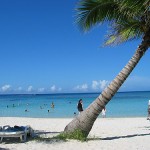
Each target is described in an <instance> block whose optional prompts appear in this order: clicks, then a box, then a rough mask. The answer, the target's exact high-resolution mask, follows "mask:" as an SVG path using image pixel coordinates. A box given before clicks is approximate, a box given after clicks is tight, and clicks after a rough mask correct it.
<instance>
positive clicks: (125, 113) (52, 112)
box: [0, 92, 150, 118]
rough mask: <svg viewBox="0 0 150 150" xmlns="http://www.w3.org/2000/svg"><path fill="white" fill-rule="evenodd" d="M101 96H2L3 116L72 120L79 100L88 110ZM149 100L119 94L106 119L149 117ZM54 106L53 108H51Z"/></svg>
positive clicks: (0, 113) (139, 94) (133, 94)
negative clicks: (68, 118) (70, 118)
mask: <svg viewBox="0 0 150 150" xmlns="http://www.w3.org/2000/svg"><path fill="white" fill-rule="evenodd" d="M98 95H99V94H98V93H75V94H70V93H69V94H43V95H36V94H34V95H0V116H4V117H33V118H37V117H41V118H54V117H55V118H62V117H73V116H74V112H76V113H78V111H77V108H76V107H77V102H78V100H79V99H80V98H82V99H83V105H84V109H85V108H86V107H88V105H89V104H90V103H91V102H92V101H93V100H95V98H96V97H97V96H98ZM149 99H150V92H120V93H117V94H116V95H115V96H114V97H113V98H112V100H111V101H110V102H109V103H108V104H107V106H106V110H107V111H106V115H107V117H146V116H147V105H148V100H149ZM52 102H54V105H55V107H54V108H51V103H52ZM25 110H27V111H25ZM48 110H49V112H48ZM99 117H101V115H100V116H99Z"/></svg>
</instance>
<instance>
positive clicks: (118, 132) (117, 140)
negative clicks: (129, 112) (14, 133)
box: [0, 117, 150, 150]
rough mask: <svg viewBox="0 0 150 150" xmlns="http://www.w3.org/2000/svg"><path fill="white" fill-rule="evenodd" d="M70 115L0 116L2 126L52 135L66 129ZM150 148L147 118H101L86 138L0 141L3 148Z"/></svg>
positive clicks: (53, 149) (31, 149) (22, 149)
mask: <svg viewBox="0 0 150 150" xmlns="http://www.w3.org/2000/svg"><path fill="white" fill-rule="evenodd" d="M71 120H72V119H71V118H60V119H59V118H58V119H56V118H53V119H52V118H14V117H13V118H11V117H0V126H4V125H10V126H14V125H18V126H19V125H30V126H31V127H32V128H33V129H34V130H35V131H36V133H37V134H39V135H40V136H42V137H43V138H46V137H53V136H54V135H57V134H58V133H59V132H61V131H63V130H64V128H65V126H66V125H67V124H68V123H69V122H70V121H71ZM8 149H10V150H42V149H43V150H49V149H50V150H59V149H61V150H77V149H82V150H129V149H130V150H149V149H150V121H148V120H146V118H99V119H97V120H96V121H95V124H94V126H93V128H92V130H91V132H90V134H89V136H88V140H87V141H86V142H80V141H77V140H67V141H61V140H50V141H47V142H46V141H37V140H28V141H27V142H25V143H20V142H15V143H5V142H2V143H1V144H0V150H8Z"/></svg>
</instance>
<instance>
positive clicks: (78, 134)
mask: <svg viewBox="0 0 150 150" xmlns="http://www.w3.org/2000/svg"><path fill="white" fill-rule="evenodd" d="M57 138H59V139H63V140H66V139H75V140H79V141H86V135H85V134H84V133H83V132H82V130H80V129H76V130H74V131H73V132H68V133H67V132H62V133H60V134H59V135H57Z"/></svg>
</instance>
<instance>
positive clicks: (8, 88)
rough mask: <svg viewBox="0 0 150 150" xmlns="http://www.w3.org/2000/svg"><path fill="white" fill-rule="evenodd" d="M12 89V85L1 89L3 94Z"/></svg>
mask: <svg viewBox="0 0 150 150" xmlns="http://www.w3.org/2000/svg"><path fill="white" fill-rule="evenodd" d="M10 88H11V85H9V84H6V85H4V86H2V87H1V90H2V92H6V91H9V90H10Z"/></svg>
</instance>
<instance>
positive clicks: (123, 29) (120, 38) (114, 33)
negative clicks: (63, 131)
mask: <svg viewBox="0 0 150 150" xmlns="http://www.w3.org/2000/svg"><path fill="white" fill-rule="evenodd" d="M142 33H143V32H142V26H141V24H140V23H139V22H138V21H136V20H132V21H130V22H127V21H126V22H120V23H119V22H117V24H116V23H115V24H114V25H112V30H111V31H110V34H108V36H107V39H106V42H105V45H117V44H120V43H123V42H126V41H128V40H133V39H138V38H140V37H141V36H142Z"/></svg>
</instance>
